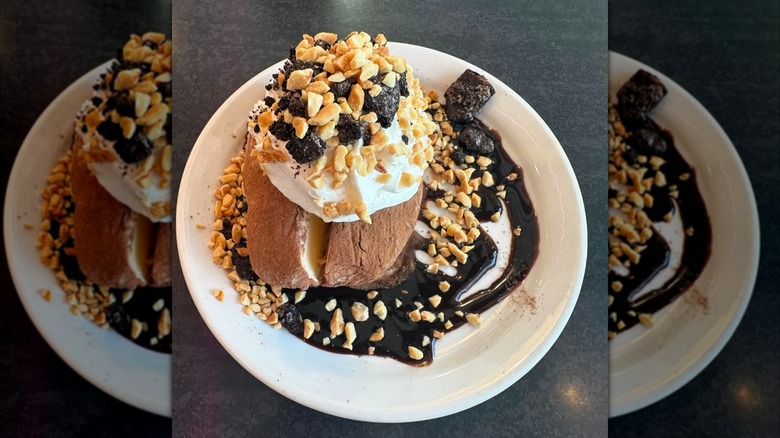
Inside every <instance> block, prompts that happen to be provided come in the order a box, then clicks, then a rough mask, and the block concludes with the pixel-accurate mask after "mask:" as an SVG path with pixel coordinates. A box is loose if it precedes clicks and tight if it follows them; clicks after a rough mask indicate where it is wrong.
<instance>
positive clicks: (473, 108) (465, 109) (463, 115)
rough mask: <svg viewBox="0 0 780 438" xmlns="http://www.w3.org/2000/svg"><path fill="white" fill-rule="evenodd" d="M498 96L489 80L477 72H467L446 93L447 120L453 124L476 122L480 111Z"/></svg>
mask: <svg viewBox="0 0 780 438" xmlns="http://www.w3.org/2000/svg"><path fill="white" fill-rule="evenodd" d="M494 94H496V90H495V89H494V88H493V86H492V85H490V82H488V80H487V79H486V78H485V77H484V76H482V75H480V74H479V73H477V72H474V71H472V70H466V71H464V72H463V74H461V75H460V77H459V78H458V79H457V80H456V81H455V82H453V83H452V84H450V86H449V88H447V91H446V92H445V93H444V98H445V99H446V100H447V108H446V110H447V118H448V119H449V120H450V121H451V122H453V123H468V122H470V121H472V120H474V117H476V115H477V113H478V112H479V110H481V109H482V107H483V106H484V105H485V104H486V103H487V101H488V100H490V98H491V97H492V96H493V95H494Z"/></svg>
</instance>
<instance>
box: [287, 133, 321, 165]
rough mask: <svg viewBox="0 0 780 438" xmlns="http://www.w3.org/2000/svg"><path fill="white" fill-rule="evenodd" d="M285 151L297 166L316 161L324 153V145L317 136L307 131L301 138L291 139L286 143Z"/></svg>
mask: <svg viewBox="0 0 780 438" xmlns="http://www.w3.org/2000/svg"><path fill="white" fill-rule="evenodd" d="M286 147H287V151H288V152H290V155H292V157H293V159H294V160H295V161H297V162H298V163H299V164H306V163H309V162H311V161H314V160H316V159H317V158H319V157H321V156H322V154H324V153H325V143H324V142H323V141H322V138H320V136H319V135H317V134H315V133H314V132H312V130H309V131H308V132H307V133H306V136H305V137H303V138H298V137H293V138H292V140H290V141H288V142H287V146H286Z"/></svg>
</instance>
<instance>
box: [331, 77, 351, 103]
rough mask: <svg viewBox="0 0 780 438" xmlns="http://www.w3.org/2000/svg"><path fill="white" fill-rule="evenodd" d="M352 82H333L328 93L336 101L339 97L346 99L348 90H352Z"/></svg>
mask: <svg viewBox="0 0 780 438" xmlns="http://www.w3.org/2000/svg"><path fill="white" fill-rule="evenodd" d="M352 84H353V83H352V82H351V81H348V80H344V81H341V82H334V83H333V85H332V86H331V87H330V91H331V92H332V93H333V97H334V98H336V99H338V98H339V97H348V96H349V92H350V90H352Z"/></svg>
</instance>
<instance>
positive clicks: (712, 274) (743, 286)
mask: <svg viewBox="0 0 780 438" xmlns="http://www.w3.org/2000/svg"><path fill="white" fill-rule="evenodd" d="M640 68H641V69H644V70H647V71H649V72H651V73H653V74H655V75H656V76H658V77H659V78H660V79H661V81H662V82H663V83H664V85H665V86H666V88H667V89H668V91H669V93H668V95H667V96H666V97H665V98H664V100H663V101H661V103H660V104H659V105H658V107H657V108H656V109H655V110H654V112H653V115H652V117H653V119H654V120H655V121H656V122H658V124H659V125H660V126H661V127H663V128H664V129H667V130H669V131H670V132H671V133H672V135H673V136H674V139H675V144H676V146H677V148H678V149H679V151H680V153H681V154H682V156H683V157H684V158H685V159H686V161H688V163H689V164H690V165H691V166H692V167H693V168H694V169H695V170H696V179H697V184H698V187H699V190H700V191H701V195H702V198H703V199H704V204H705V206H706V207H707V212H708V213H709V217H710V222H711V225H712V253H711V256H710V260H709V262H708V263H707V265H706V266H705V268H704V271H703V272H702V274H701V276H700V277H699V278H698V280H697V281H696V283H695V284H694V286H693V287H692V288H691V289H690V290H688V291H687V292H686V293H685V294H684V295H683V296H682V297H681V298H680V299H678V300H677V301H675V302H674V303H672V304H671V305H669V306H667V307H666V308H664V309H663V310H662V311H661V312H658V313H656V315H655V317H654V323H653V327H652V328H650V329H647V328H645V327H642V326H641V325H639V326H636V327H634V328H632V329H630V330H628V331H626V332H623V333H621V334H620V335H618V336H617V337H616V338H615V339H614V340H612V341H611V342H610V352H609V353H610V382H609V397H610V399H609V409H610V417H615V416H618V415H623V414H627V413H629V412H633V411H635V410H637V409H641V408H643V407H645V406H648V405H650V404H652V403H655V402H657V401H658V400H661V399H662V398H664V397H666V396H668V395H669V394H671V393H673V392H674V391H676V390H678V389H679V388H680V387H682V386H683V385H685V384H686V383H688V382H689V381H690V380H691V379H693V378H694V377H695V376H696V375H697V374H699V372H701V371H702V370H703V369H704V368H705V367H706V366H707V365H708V364H709V363H710V362H711V361H712V360H713V359H714V358H715V356H717V355H718V353H719V352H720V351H721V349H722V348H723V346H724V345H726V342H728V340H729V338H730V337H731V335H732V334H733V333H734V330H735V329H736V328H737V325H738V324H739V321H740V319H741V318H742V315H743V313H744V312H745V308H746V307H747V304H748V302H749V301H750V295H751V293H752V291H753V285H754V284H755V279H756V271H757V269H758V256H759V226H758V213H757V210H756V203H755V198H754V197H753V189H752V188H751V186H750V180H749V179H748V177H747V174H746V173H745V169H744V167H743V166H742V161H741V160H740V159H739V155H737V152H736V150H735V149H734V146H733V145H732V144H731V141H729V139H728V137H727V136H726V133H725V132H723V129H721V127H720V126H719V125H718V123H717V122H716V121H715V119H713V118H712V116H711V115H710V114H709V113H708V112H707V110H706V109H705V108H704V107H703V106H701V104H700V103H699V102H697V101H696V99H694V98H693V96H691V95H690V94H688V92H686V91H685V90H684V89H683V88H682V87H680V86H679V85H677V84H676V83H675V82H674V81H672V80H671V79H669V78H668V77H666V76H664V75H663V74H661V73H659V72H658V71H656V70H654V69H652V68H650V67H648V66H646V65H644V64H642V63H640V62H637V61H635V60H633V59H631V58H628V57H626V56H623V55H620V54H617V53H610V55H609V94H610V96H615V94H616V93H617V90H618V89H619V88H620V86H621V85H622V84H624V83H625V82H626V81H627V80H628V79H629V78H630V77H631V76H632V75H633V74H634V73H635V72H636V71H637V70H638V69H640Z"/></svg>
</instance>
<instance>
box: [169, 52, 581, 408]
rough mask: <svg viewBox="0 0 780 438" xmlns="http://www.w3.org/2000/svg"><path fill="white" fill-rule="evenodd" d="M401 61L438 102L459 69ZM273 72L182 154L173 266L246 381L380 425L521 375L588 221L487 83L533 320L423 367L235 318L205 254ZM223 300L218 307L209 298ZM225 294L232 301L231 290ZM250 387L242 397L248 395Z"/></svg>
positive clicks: (561, 170)
mask: <svg viewBox="0 0 780 438" xmlns="http://www.w3.org/2000/svg"><path fill="white" fill-rule="evenodd" d="M390 48H391V50H392V51H393V52H394V53H399V54H401V55H404V56H405V57H406V59H407V60H408V62H409V63H410V65H412V66H414V67H415V74H416V76H417V77H419V78H420V80H421V83H422V85H423V87H424V88H425V89H426V90H430V89H434V90H436V91H438V92H439V93H440V94H441V95H443V92H444V90H445V89H446V87H447V85H449V84H450V83H451V82H453V81H454V80H455V79H456V78H457V77H458V76H459V75H460V74H461V73H462V72H463V71H464V69H466V68H470V69H473V70H475V71H479V72H482V70H481V69H479V68H477V67H475V66H473V65H471V64H468V63H466V62H464V61H461V60H459V59H457V58H454V57H452V56H449V55H446V54H443V53H440V52H437V51H434V50H430V49H426V48H423V47H417V46H413V45H408V44H400V43H397V44H391V45H390ZM281 65H282V63H278V64H276V65H274V66H272V67H270V68H268V69H267V70H265V71H263V72H262V73H260V74H258V75H257V76H255V77H254V78H252V79H251V80H250V81H249V82H247V83H246V84H244V85H243V86H242V87H241V88H239V89H238V90H237V91H236V92H235V93H234V94H233V95H232V96H230V98H229V99H228V100H227V101H226V102H225V103H224V104H223V105H222V106H221V107H220V108H219V109H218V110H217V112H216V113H215V114H214V116H213V117H212V118H211V120H210V121H209V122H208V124H207V125H206V127H205V128H204V129H203V131H202V132H201V134H200V137H199V138H198V140H197V142H196V143H195V146H194V147H193V149H192V152H191V153H190V157H189V160H188V161H187V166H186V168H185V170H184V176H183V178H182V182H181V188H180V190H179V196H178V206H177V211H176V213H177V214H176V219H177V220H176V237H177V242H178V246H179V257H180V258H181V265H182V269H183V271H184V277H185V279H186V281H187V286H188V287H189V290H190V294H191V295H192V299H193V301H194V302H195V304H196V306H197V308H198V311H199V312H200V314H201V316H202V317H203V319H204V320H205V322H206V324H207V325H208V327H209V328H210V329H211V331H212V333H214V336H216V338H217V339H218V340H219V342H220V343H221V344H222V346H223V347H224V348H225V349H226V350H227V351H228V352H229V353H230V354H231V355H232V356H233V358H235V359H236V361H238V362H239V363H240V364H241V365H242V366H243V367H244V368H246V369H247V370H248V371H249V372H250V373H252V374H253V375H254V376H255V377H257V378H258V379H260V380H261V381H262V382H263V383H265V384H266V385H268V386H270V387H271V388H273V389H274V390H276V391H277V392H279V393H280V394H282V395H284V396H286V397H288V398H290V399H292V400H295V401H297V402H298V403H301V404H303V405H306V406H308V407H311V408H313V409H317V410H319V411H322V412H326V413H329V414H332V415H337V416H340V417H345V418H351V419H357V420H364V421H377V422H405V421H417V420H425V419H429V418H436V417H440V416H444V415H448V414H452V413H454V412H458V411H461V410H464V409H467V408H469V407H471V406H474V405H476V404H478V403H481V402H483V401H485V400H487V399H489V398H491V397H493V396H494V395H496V394H498V393H499V392H501V391H502V390H504V389H506V388H507V387H509V386H510V385H512V384H513V383H514V382H516V381H517V380H518V379H519V378H520V377H522V376H523V375H524V374H525V373H527V372H528V371H529V370H530V369H531V368H532V367H533V366H534V365H535V364H536V363H537V362H539V360H540V359H541V358H542V356H544V354H545V353H546V352H547V351H548V350H549V349H550V347H551V346H552V344H553V343H554V342H555V340H556V339H557V338H558V335H560V333H561V331H562V330H563V327H564V326H565V325H566V322H567V321H568V319H569V316H570V315H571V312H572V309H573V308H574V304H575V303H576V301H577V296H578V294H579V290H580V286H581V285H582V278H583V274H584V268H585V258H586V227H585V212H584V208H583V203H582V197H581V195H580V190H579V186H578V185H577V181H576V178H575V176H574V173H573V171H572V169H571V166H570V164H569V162H568V160H567V159H566V155H565V154H564V152H563V149H562V148H561V146H560V144H559V143H558V141H557V140H556V139H555V136H554V135H553V134H552V132H550V129H549V128H548V127H547V125H545V123H544V122H543V121H542V119H541V118H540V117H539V116H538V115H537V114H536V112H534V110H533V109H532V108H531V107H530V106H529V105H528V104H527V103H526V102H525V101H524V100H523V99H522V98H521V97H520V96H518V95H517V94H516V93H514V92H513V91H512V90H511V89H509V87H507V86H506V85H504V84H503V83H501V82H500V81H499V80H498V79H496V78H494V77H493V76H491V75H489V74H486V73H484V72H482V73H483V74H485V75H486V76H487V77H488V79H489V80H490V82H491V83H492V84H493V86H494V87H495V88H496V95H495V96H494V97H493V98H492V99H491V101H490V102H489V103H488V104H487V106H486V107H485V109H484V110H483V111H482V113H481V117H482V119H483V120H484V121H485V123H487V124H488V125H489V126H491V127H492V128H494V129H496V130H497V131H498V132H499V133H501V135H502V137H503V139H504V142H505V146H506V147H507V148H508V149H509V150H510V153H511V155H512V156H513V158H514V159H515V160H517V162H518V163H520V165H521V166H522V168H523V171H524V173H525V177H526V184H527V188H528V192H529V194H530V196H531V199H532V202H533V205H534V208H535V210H536V212H537V215H538V219H539V229H540V242H539V256H538V259H537V260H536V263H535V265H534V266H533V268H532V269H531V271H530V273H529V275H528V277H527V278H526V279H525V281H524V282H523V283H522V285H521V288H523V289H525V290H526V291H527V292H528V293H529V294H530V295H531V296H533V297H535V299H536V305H537V309H536V311H534V312H530V311H529V310H528V309H527V308H524V307H523V305H522V303H520V302H519V301H520V300H516V299H512V298H511V297H510V298H509V299H506V300H504V302H502V303H501V304H499V305H497V306H495V307H494V308H493V309H491V310H492V312H490V313H489V314H488V315H487V317H486V318H484V319H483V325H482V327H481V328H480V329H479V330H474V329H472V328H470V327H463V328H461V329H458V330H456V331H455V332H453V333H450V334H448V335H447V336H445V337H444V339H443V340H442V341H440V342H438V343H437V344H436V352H435V357H434V361H433V364H432V365H430V366H428V367H424V368H415V367H410V366H408V365H403V364H401V363H398V362H396V361H394V360H392V359H386V358H379V357H368V356H366V357H357V356H347V355H341V354H334V353H329V352H326V351H323V350H320V349H318V348H315V347H312V346H310V345H307V344H306V343H304V342H301V341H299V340H298V339H295V338H294V337H293V336H292V335H291V334H289V333H288V332H287V331H286V330H274V329H272V328H271V327H270V326H268V325H267V324H266V323H265V322H263V321H260V320H258V319H257V318H254V317H249V316H246V315H244V314H243V312H242V311H241V305H240V304H239V303H238V299H237V295H236V294H235V293H234V292H232V291H233V286H232V282H230V281H229V280H228V279H227V278H226V276H225V273H224V272H223V271H222V269H220V268H219V267H217V266H215V265H214V264H213V262H212V256H211V250H210V249H209V248H208V247H207V246H206V242H207V241H208V239H209V234H210V230H208V229H205V230H204V229H198V228H196V224H206V225H207V226H208V227H210V225H211V224H212V223H213V222H214V219H213V208H214V198H213V192H214V189H215V188H216V184H215V183H216V182H217V178H218V177H219V176H220V175H221V173H222V169H224V168H225V167H227V165H228V164H229V160H230V158H231V157H233V156H235V155H236V154H237V153H238V152H239V150H240V149H241V147H242V145H243V142H244V138H245V133H246V117H247V114H248V113H249V110H250V109H251V108H252V105H253V104H254V103H255V102H256V101H257V100H259V99H260V98H261V97H262V96H263V95H264V92H265V90H264V86H265V85H266V84H267V83H268V81H269V80H270V79H271V74H272V73H274V72H275V71H277V69H278V68H279V67H280V66H281ZM217 288H222V289H223V290H224V291H226V295H225V297H226V298H225V300H224V302H221V303H220V302H218V301H217V300H216V299H215V298H214V295H213V290H214V289H217ZM228 291H230V292H228ZM248 390H251V389H248Z"/></svg>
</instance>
